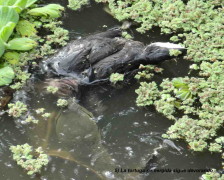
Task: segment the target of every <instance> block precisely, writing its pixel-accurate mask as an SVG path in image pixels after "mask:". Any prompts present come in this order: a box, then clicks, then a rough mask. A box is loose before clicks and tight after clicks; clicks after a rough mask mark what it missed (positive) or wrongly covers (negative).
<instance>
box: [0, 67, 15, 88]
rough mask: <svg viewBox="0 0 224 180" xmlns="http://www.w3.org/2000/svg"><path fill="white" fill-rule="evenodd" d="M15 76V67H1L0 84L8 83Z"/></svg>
mask: <svg viewBox="0 0 224 180" xmlns="http://www.w3.org/2000/svg"><path fill="white" fill-rule="evenodd" d="M14 78H15V73H14V71H13V69H12V68H11V67H9V66H6V67H4V68H1V69H0V86H4V85H8V84H10V83H11V82H12V80H13V79H14Z"/></svg>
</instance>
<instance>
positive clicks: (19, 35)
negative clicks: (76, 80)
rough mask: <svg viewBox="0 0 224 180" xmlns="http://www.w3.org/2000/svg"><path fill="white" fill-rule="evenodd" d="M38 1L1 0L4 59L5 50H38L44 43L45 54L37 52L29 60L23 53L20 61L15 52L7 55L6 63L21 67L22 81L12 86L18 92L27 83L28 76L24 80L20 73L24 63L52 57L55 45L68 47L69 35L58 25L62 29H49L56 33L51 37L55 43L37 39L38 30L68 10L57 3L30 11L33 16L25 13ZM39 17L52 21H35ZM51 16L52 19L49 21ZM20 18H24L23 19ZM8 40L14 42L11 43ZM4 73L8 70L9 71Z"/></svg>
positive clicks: (0, 39) (0, 46)
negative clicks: (64, 10) (40, 44)
mask: <svg viewBox="0 0 224 180" xmlns="http://www.w3.org/2000/svg"><path fill="white" fill-rule="evenodd" d="M36 1H37V0H4V1H3V0H0V14H1V21H0V57H1V56H2V55H3V54H4V53H5V51H8V50H16V51H29V50H31V49H34V48H35V47H36V46H37V45H38V43H42V44H43V46H42V47H43V48H42V49H41V52H39V50H36V49H35V50H33V51H32V52H31V53H27V54H26V55H28V54H30V56H29V57H28V56H26V57H24V56H23V55H21V53H20V59H19V62H18V55H16V54H15V53H13V54H12V53H10V54H7V55H4V59H5V60H6V61H8V62H9V63H10V64H13V65H17V66H16V69H14V71H15V72H16V79H17V80H19V82H16V83H15V84H14V85H12V86H11V87H12V88H14V89H18V88H21V87H22V85H23V84H24V83H25V81H26V80H24V78H23V77H25V76H24V73H23V77H20V75H19V74H17V71H20V70H19V67H21V66H23V65H25V61H24V60H32V59H35V58H40V57H41V56H45V55H48V54H52V53H54V52H55V51H54V50H53V48H52V47H51V46H50V45H51V44H57V43H59V44H60V45H65V44H66V43H65V41H66V40H67V39H68V32H67V31H65V30H63V29H62V28H59V27H58V26H57V25H54V26H55V27H57V28H58V29H53V30H52V29H51V28H49V30H52V32H53V34H54V36H52V37H51V38H52V40H49V41H48V44H45V43H43V42H46V41H47V40H44V39H41V38H40V37H39V36H37V28H40V27H41V26H43V25H44V24H45V23H46V24H47V23H48V24H51V23H52V21H53V20H52V18H58V17H60V15H61V11H62V10H63V9H64V8H63V7H62V6H60V5H57V4H49V5H47V6H44V7H41V8H33V9H32V8H30V10H28V12H29V15H28V13H27V11H23V10H24V9H27V8H28V7H31V6H32V5H33V4H34V3H35V2H36ZM33 7H35V6H33ZM30 14H32V16H30ZM19 16H20V17H19ZM35 16H47V18H48V19H44V18H41V19H35ZM49 17H50V19H51V20H49ZM19 18H21V19H20V20H19ZM43 22H44V23H43ZM15 29H16V32H15ZM53 39H56V40H57V41H55V42H54V40H53ZM8 40H10V41H9V42H8ZM6 53H8V52H6ZM14 68H15V67H14ZM0 70H2V71H5V69H0ZM21 71H23V70H21ZM21 74H22V73H21ZM26 77H27V78H26V79H28V78H29V75H28V74H27V75H26ZM2 85H7V84H2ZM0 86H1V85H0Z"/></svg>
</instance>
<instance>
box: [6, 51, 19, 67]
mask: <svg viewBox="0 0 224 180" xmlns="http://www.w3.org/2000/svg"><path fill="white" fill-rule="evenodd" d="M3 58H4V59H5V60H6V61H8V62H9V63H10V64H13V65H14V64H18V63H19V59H20V54H19V53H17V52H15V51H12V52H6V53H5V54H4V56H3Z"/></svg>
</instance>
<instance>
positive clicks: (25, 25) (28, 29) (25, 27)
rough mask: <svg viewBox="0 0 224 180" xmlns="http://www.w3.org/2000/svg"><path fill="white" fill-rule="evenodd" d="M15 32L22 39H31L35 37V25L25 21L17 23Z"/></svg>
mask: <svg viewBox="0 0 224 180" xmlns="http://www.w3.org/2000/svg"><path fill="white" fill-rule="evenodd" d="M16 31H17V32H18V33H19V34H20V35H21V36H22V37H24V36H25V37H31V36H34V35H36V33H37V30H36V29H35V25H34V24H32V23H30V22H29V21H27V20H21V21H19V22H18V24H17V26H16Z"/></svg>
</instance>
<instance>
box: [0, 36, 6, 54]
mask: <svg viewBox="0 0 224 180" xmlns="http://www.w3.org/2000/svg"><path fill="white" fill-rule="evenodd" d="M4 52H5V42H4V41H3V40H2V39H1V38H0V57H1V56H2V55H3V54H4Z"/></svg>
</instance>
